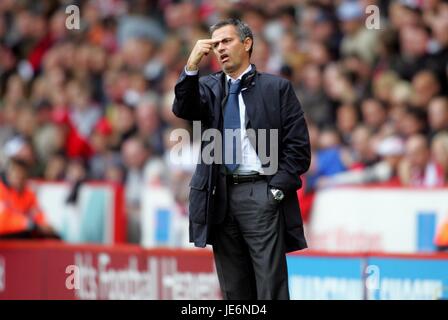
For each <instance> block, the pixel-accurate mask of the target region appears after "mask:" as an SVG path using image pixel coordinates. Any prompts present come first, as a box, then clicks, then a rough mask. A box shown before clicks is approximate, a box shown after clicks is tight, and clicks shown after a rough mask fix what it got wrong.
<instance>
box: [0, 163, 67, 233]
mask: <svg viewBox="0 0 448 320" xmlns="http://www.w3.org/2000/svg"><path fill="white" fill-rule="evenodd" d="M27 180H28V164H27V162H26V161H24V160H22V159H20V158H14V157H13V158H10V159H9V163H8V165H7V168H6V171H5V172H4V173H3V174H1V175H0V239H5V238H58V236H57V234H56V233H55V231H54V230H53V228H52V227H51V226H49V225H48V223H47V222H46V221H45V217H44V214H43V212H42V211H41V210H40V208H39V205H38V203H37V200H36V196H35V194H34V192H33V191H32V190H31V189H30V188H29V187H28V186H27V185H26V184H27Z"/></svg>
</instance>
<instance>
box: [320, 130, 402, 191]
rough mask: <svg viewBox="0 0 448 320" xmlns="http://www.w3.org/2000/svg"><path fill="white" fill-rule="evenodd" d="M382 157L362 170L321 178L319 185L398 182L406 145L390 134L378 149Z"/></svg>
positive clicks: (378, 153)
mask: <svg viewBox="0 0 448 320" xmlns="http://www.w3.org/2000/svg"><path fill="white" fill-rule="evenodd" d="M376 152H377V155H378V156H379V158H380V159H381V160H380V161H378V162H376V163H375V164H373V165H371V166H369V167H365V168H363V169H362V170H352V171H348V172H343V173H338V174H335V175H333V176H330V177H327V178H322V179H320V180H319V182H318V185H319V187H332V186H336V185H346V184H350V185H357V184H366V183H385V182H389V183H392V182H393V183H395V184H396V183H398V181H394V180H395V179H396V178H397V177H398V176H397V173H398V165H399V163H400V160H401V157H402V155H403V153H404V145H403V142H402V141H401V139H400V138H398V137H394V136H390V137H387V138H385V139H384V140H382V141H381V142H380V143H379V145H378V148H377V150H376Z"/></svg>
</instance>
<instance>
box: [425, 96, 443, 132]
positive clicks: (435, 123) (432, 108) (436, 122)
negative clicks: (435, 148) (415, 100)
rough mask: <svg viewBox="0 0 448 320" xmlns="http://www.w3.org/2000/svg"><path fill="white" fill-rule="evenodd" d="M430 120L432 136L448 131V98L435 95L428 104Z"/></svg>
mask: <svg viewBox="0 0 448 320" xmlns="http://www.w3.org/2000/svg"><path fill="white" fill-rule="evenodd" d="M428 122H429V128H430V130H431V132H430V133H431V136H434V135H435V134H437V133H438V132H441V131H448V98H447V97H435V98H433V99H432V100H431V102H430V103H429V106H428Z"/></svg>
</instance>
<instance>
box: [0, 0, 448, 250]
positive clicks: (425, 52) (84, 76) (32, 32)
mask: <svg viewBox="0 0 448 320" xmlns="http://www.w3.org/2000/svg"><path fill="white" fill-rule="evenodd" d="M71 4H75V5H77V6H78V7H79V8H80V28H79V29H70V28H67V25H66V22H67V19H68V17H69V16H70V14H71V13H72V12H69V13H66V11H65V9H66V8H67V6H68V5H71ZM372 4H373V5H376V6H377V8H379V11H378V12H379V14H380V17H379V19H380V24H379V25H380V28H379V29H372V28H368V27H367V26H366V18H367V17H368V15H367V14H366V13H365V8H366V7H367V6H368V5H372ZM226 17H238V18H240V19H242V20H243V21H245V22H247V23H248V24H249V26H250V27H251V28H252V30H253V32H254V36H255V42H254V51H253V55H252V62H253V63H254V64H255V65H256V67H257V70H258V71H260V72H268V73H274V74H278V75H281V76H283V77H285V78H288V79H289V80H290V81H291V82H292V83H293V85H294V87H295V88H296V92H297V95H298V97H299V100H300V101H301V104H302V107H303V109H304V111H305V115H306V119H307V123H308V126H309V131H310V139H311V145H312V164H311V167H310V170H309V172H308V173H307V174H306V175H305V176H304V177H303V180H304V188H303V189H302V190H301V191H300V197H301V198H302V200H303V201H302V205H303V208H302V209H303V212H304V218H305V219H306V218H307V214H308V212H309V208H310V205H311V200H312V194H313V192H314V191H315V190H316V189H317V188H326V187H331V186H334V185H339V184H361V183H393V184H399V185H403V186H418V187H437V186H443V185H446V184H447V183H448V97H447V90H448V1H445V0H427V1H418V0H396V1H380V0H377V1H375V0H370V1H369V0H360V1H351V0H340V1H336V0H335V1H332V0H316V1H305V0H302V1H300V0H297V1H288V0H282V1H262V0H258V1H257V0H252V1H249V0H248V1H244V0H241V1H224V0H215V1H205V0H203V1H201V0H196V1H173V0H171V1H170V0H158V1H156V0H154V1H151V0H146V1H145V0H132V1H124V0H79V1H65V0H42V1H32V0H21V1H17V0H2V1H0V171H1V170H2V169H3V168H4V167H5V165H6V163H7V160H8V157H12V156H14V157H16V158H17V157H20V158H21V159H22V160H24V161H26V162H27V163H28V164H29V168H30V169H31V170H32V173H31V174H32V176H33V177H35V178H38V179H44V180H47V181H68V182H70V183H77V182H79V181H87V180H101V181H110V182H115V183H121V184H123V185H124V186H125V193H126V204H127V214H128V221H129V226H130V227H129V228H130V229H129V237H128V240H129V241H130V242H138V241H139V237H140V236H139V234H138V230H139V228H138V225H139V208H140V192H141V186H142V185H143V184H152V183H154V184H163V185H166V186H168V187H169V188H170V189H171V190H173V194H174V197H175V199H176V201H177V202H178V203H179V205H180V206H181V207H184V208H185V204H186V202H187V194H188V182H189V179H190V177H191V174H192V172H193V170H194V164H192V163H188V161H185V163H179V162H173V161H171V158H170V156H169V155H170V150H172V148H173V147H174V146H175V143H174V142H173V141H170V139H169V137H170V133H171V132H172V131H173V130H174V129H178V128H183V129H186V130H190V131H191V124H189V123H187V122H185V121H183V120H180V119H177V118H176V117H175V116H174V115H173V114H172V112H171V107H172V102H173V98H174V97H173V95H174V93H173V88H174V85H175V83H176V81H177V78H178V76H179V74H180V72H181V71H182V69H183V67H184V66H185V63H186V60H187V58H188V54H189V51H190V50H191V48H192V47H193V45H194V43H195V42H196V41H197V40H198V39H201V38H209V37H210V36H209V33H208V26H209V25H211V24H213V23H215V22H217V21H218V20H220V19H222V18H226ZM218 70H219V66H218V65H217V62H216V61H215V60H214V57H213V55H209V56H208V57H206V59H205V61H203V62H202V64H201V68H200V72H201V74H207V73H210V72H213V71H218ZM192 143H193V144H195V143H197V141H192ZM186 158H188V157H186Z"/></svg>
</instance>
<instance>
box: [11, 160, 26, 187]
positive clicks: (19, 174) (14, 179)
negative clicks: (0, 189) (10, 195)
mask: <svg viewBox="0 0 448 320" xmlns="http://www.w3.org/2000/svg"><path fill="white" fill-rule="evenodd" d="M7 175H8V182H9V183H10V184H11V186H12V187H13V188H14V189H16V190H22V189H23V188H24V187H25V184H26V181H27V178H28V173H27V170H26V168H24V167H22V166H20V165H17V164H14V163H12V164H10V166H9V170H8V173H7Z"/></svg>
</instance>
